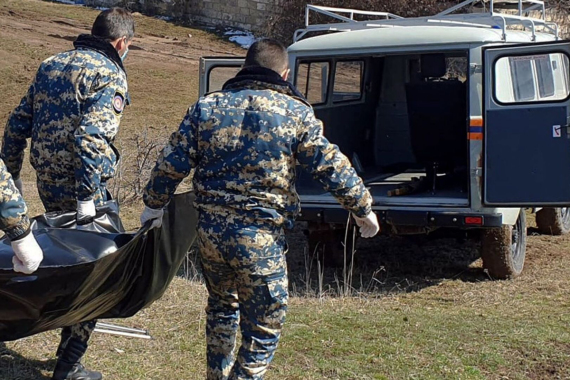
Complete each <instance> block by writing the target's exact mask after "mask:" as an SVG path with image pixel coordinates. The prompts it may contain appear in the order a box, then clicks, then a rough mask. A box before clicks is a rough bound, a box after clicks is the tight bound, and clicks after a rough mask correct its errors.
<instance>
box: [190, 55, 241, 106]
mask: <svg viewBox="0 0 570 380" xmlns="http://www.w3.org/2000/svg"><path fill="white" fill-rule="evenodd" d="M244 61H245V58H241V57H237V58H236V57H201V58H200V85H199V94H198V96H203V95H204V94H206V93H208V92H212V91H217V90H221V89H222V86H223V85H224V83H226V81H227V80H228V79H231V78H233V77H234V76H235V75H236V74H237V73H238V72H239V71H240V69H241V67H242V65H243V62H244Z"/></svg>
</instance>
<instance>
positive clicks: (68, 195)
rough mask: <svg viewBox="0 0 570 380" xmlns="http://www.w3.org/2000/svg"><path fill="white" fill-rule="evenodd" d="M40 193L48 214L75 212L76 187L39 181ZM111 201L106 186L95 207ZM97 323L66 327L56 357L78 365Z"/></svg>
mask: <svg viewBox="0 0 570 380" xmlns="http://www.w3.org/2000/svg"><path fill="white" fill-rule="evenodd" d="M38 191H39V194H40V198H41V200H42V203H43V205H44V207H45V209H46V212H51V211H75V209H76V207H77V197H76V195H75V187H72V186H65V185H63V186H62V185H55V184H47V183H44V182H41V181H39V180H38ZM108 199H111V197H110V194H109V192H108V191H107V189H106V187H105V185H104V184H102V185H101V190H100V191H98V192H97V193H96V196H95V197H94V199H93V200H94V202H95V205H96V206H98V205H100V204H101V203H102V202H104V201H106V200H108ZM96 323H97V321H95V320H93V321H87V322H81V323H78V324H76V325H73V326H69V327H64V328H63V329H62V331H61V341H60V343H59V347H58V348H57V353H56V355H57V356H59V357H60V358H63V359H65V361H66V362H69V363H78V362H79V361H80V360H81V358H82V357H83V355H84V354H85V352H86V351H87V346H88V344H87V343H88V342H89V338H90V337H91V334H92V333H93V330H94V329H95V325H96Z"/></svg>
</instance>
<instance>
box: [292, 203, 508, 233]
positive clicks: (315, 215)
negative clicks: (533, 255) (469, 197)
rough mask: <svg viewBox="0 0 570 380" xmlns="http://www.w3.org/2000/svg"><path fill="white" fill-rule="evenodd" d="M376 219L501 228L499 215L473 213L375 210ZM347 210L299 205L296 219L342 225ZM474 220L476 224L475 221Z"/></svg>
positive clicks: (417, 224)
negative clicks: (299, 210) (299, 212)
mask: <svg viewBox="0 0 570 380" xmlns="http://www.w3.org/2000/svg"><path fill="white" fill-rule="evenodd" d="M374 212H375V213H376V215H377V216H378V220H379V222H380V223H381V224H384V225H393V226H410V227H412V226H414V227H433V228H439V227H452V228H453V227H455V228H491V227H501V226H502V224H503V215H502V214H478V213H472V212H466V213H463V212H450V211H415V210H390V209H388V210H377V211H374ZM347 219H348V212H347V211H345V210H343V209H341V208H323V207H320V206H319V205H306V204H302V205H301V214H300V215H299V217H298V218H297V220H299V221H306V222H316V223H335V224H345V223H346V221H347ZM474 222H475V223H474Z"/></svg>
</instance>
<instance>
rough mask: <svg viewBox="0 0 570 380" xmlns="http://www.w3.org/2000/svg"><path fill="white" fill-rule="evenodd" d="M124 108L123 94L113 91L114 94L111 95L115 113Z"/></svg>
mask: <svg viewBox="0 0 570 380" xmlns="http://www.w3.org/2000/svg"><path fill="white" fill-rule="evenodd" d="M124 108H125V96H124V95H123V94H121V93H120V92H119V91H117V92H115V96H113V111H115V113H116V114H117V115H119V114H120V113H121V112H123V109H124Z"/></svg>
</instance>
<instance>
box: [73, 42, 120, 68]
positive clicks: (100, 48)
mask: <svg viewBox="0 0 570 380" xmlns="http://www.w3.org/2000/svg"><path fill="white" fill-rule="evenodd" d="M73 46H75V48H76V49H79V48H82V49H90V50H95V51H97V52H99V53H101V54H103V55H104V56H105V57H107V58H109V59H110V60H111V61H113V62H115V64H117V66H119V67H120V68H121V70H123V72H125V73H126V71H125V67H124V66H123V61H122V60H121V57H119V53H118V52H117V50H116V49H115V48H114V47H113V45H111V44H110V43H109V41H107V40H104V39H102V38H99V37H95V36H92V35H91V34H80V35H79V36H78V37H77V39H76V40H75V42H74V43H73Z"/></svg>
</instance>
